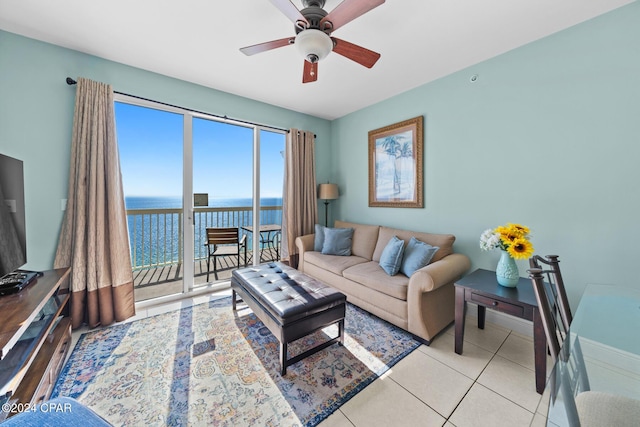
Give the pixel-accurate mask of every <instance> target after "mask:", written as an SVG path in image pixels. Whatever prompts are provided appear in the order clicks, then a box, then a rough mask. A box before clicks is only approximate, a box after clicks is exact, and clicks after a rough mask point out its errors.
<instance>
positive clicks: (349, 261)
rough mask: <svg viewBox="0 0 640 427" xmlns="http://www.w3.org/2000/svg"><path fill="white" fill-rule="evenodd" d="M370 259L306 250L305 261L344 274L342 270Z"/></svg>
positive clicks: (340, 274)
mask: <svg viewBox="0 0 640 427" xmlns="http://www.w3.org/2000/svg"><path fill="white" fill-rule="evenodd" d="M368 261H369V260H368V259H364V258H361V257H357V256H354V255H351V256H338V255H324V254H322V253H321V252H305V254H304V262H305V263H309V264H313V265H315V266H316V267H318V268H322V269H324V270H327V271H330V272H332V273H334V274H337V275H339V276H342V272H343V271H344V270H345V269H347V268H349V267H351V266H354V265H356V264H362V263H365V262H368Z"/></svg>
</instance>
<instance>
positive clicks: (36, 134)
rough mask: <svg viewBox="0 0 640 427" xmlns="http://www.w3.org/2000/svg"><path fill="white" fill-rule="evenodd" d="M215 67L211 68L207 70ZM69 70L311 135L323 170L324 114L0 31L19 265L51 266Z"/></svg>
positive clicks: (0, 83) (63, 189)
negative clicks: (20, 216)
mask: <svg viewBox="0 0 640 427" xmlns="http://www.w3.org/2000/svg"><path fill="white" fill-rule="evenodd" d="M212 72H215V70H212ZM67 76H69V77H72V78H76V77H87V78H90V79H93V80H97V81H101V82H105V83H109V84H111V85H113V87H114V90H116V91H119V92H124V93H130V94H133V95H137V96H141V97H145V98H150V99H154V100H157V101H161V102H165V103H169V104H175V105H180V106H183V107H188V108H192V109H195V110H200V111H206V112H210V113H213V114H217V115H227V116H228V117H231V118H236V119H242V120H248V121H254V122H257V123H262V124H266V125H271V126H276V127H281V128H285V129H286V128H297V129H305V130H310V131H312V132H315V133H316V135H317V144H316V153H317V159H318V160H317V167H318V169H319V170H320V172H319V173H318V179H326V176H325V175H324V174H323V173H326V172H322V171H328V170H329V166H328V162H329V152H330V151H329V148H330V147H329V138H330V132H331V123H330V122H329V121H327V120H323V119H319V118H315V117H312V116H308V115H305V114H300V113H296V112H293V111H290V110H286V109H283V108H278V107H274V106H272V105H268V104H264V103H261V102H257V101H253V100H250V99H247V98H242V97H238V96H234V95H230V94H228V93H224V92H220V91H216V90H212V89H208V88H205V87H202V86H198V85H194V84H190V83H186V82H184V81H180V80H176V79H173V78H170V77H166V76H162V75H159V74H154V73H150V72H148V71H144V70H141V69H137V68H133V67H129V66H125V65H122V64H118V63H115V62H111V61H107V60H104V59H101V58H97V57H94V56H91V55H86V54H83V53H79V52H77V51H73V50H69V49H64V48H61V47H58V46H54V45H51V44H47V43H42V42H39V41H35V40H32V39H28V38H25V37H21V36H18V35H15V34H11V33H8V32H3V31H0V153H2V154H5V155H8V156H12V157H16V158H19V159H21V160H23V161H24V170H25V193H26V194H25V196H26V211H27V217H26V223H27V248H28V253H27V258H28V263H27V265H26V268H30V269H34V270H41V269H47V268H51V266H52V265H53V257H54V255H55V248H56V245H57V241H58V234H59V230H60V225H61V222H62V215H63V212H62V210H61V207H60V204H61V199H65V198H66V197H67V196H66V195H67V182H68V176H69V153H70V150H71V129H72V124H73V108H74V102H75V87H71V86H68V85H67V84H66V83H65V78H66V77H67Z"/></svg>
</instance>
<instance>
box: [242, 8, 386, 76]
mask: <svg viewBox="0 0 640 427" xmlns="http://www.w3.org/2000/svg"><path fill="white" fill-rule="evenodd" d="M270 1H271V3H273V5H274V6H276V7H277V8H278V9H280V11H281V12H282V13H284V14H285V15H286V16H287V18H289V19H290V20H291V21H293V23H294V28H295V31H296V36H295V37H287V38H284V39H278V40H272V41H270V42H265V43H260V44H256V45H253V46H247V47H243V48H241V49H240V51H241V52H242V53H244V54H245V55H255V54H256V53H261V52H266V51H268V50H271V49H276V48H279V47H284V46H288V45H291V44H295V45H296V46H297V48H298V50H299V51H300V52H301V53H302V55H303V56H304V58H305V59H304V69H303V73H302V83H310V82H315V81H316V80H318V61H320V60H321V59H323V58H324V57H326V56H327V55H328V54H329V53H330V52H331V51H334V52H335V53H337V54H340V55H342V56H344V57H345V58H348V59H350V60H352V61H355V62H357V63H358V64H361V65H364V66H365V67H367V68H371V67H373V65H374V64H375V63H376V61H378V59H379V58H380V54H379V53H376V52H374V51H371V50H369V49H365V48H363V47H361V46H358V45H355V44H353V43H349V42H347V41H344V40H341V39H339V38H336V37H332V36H331V33H333V32H334V31H335V30H337V29H338V28H340V27H342V26H343V25H345V24H347V23H349V22H351V21H353V20H354V19H356V18H357V17H359V16H361V15H364V14H365V13H367V12H369V11H370V10H371V9H374V8H376V7H378V6H380V5H381V4H382V3H384V2H385V0H344V1H343V2H342V3H340V4H339V5H338V6H336V7H335V9H333V10H332V11H331V12H329V13H327V12H326V11H325V10H324V9H323V7H324V4H325V0H302V4H303V6H304V9H302V10H298V8H297V7H296V6H295V5H294V4H293V3H292V2H291V0H270Z"/></svg>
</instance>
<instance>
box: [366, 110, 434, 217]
mask: <svg viewBox="0 0 640 427" xmlns="http://www.w3.org/2000/svg"><path fill="white" fill-rule="evenodd" d="M423 134H424V128H423V117H422V116H418V117H414V118H412V119H409V120H405V121H402V122H399V123H395V124H392V125H389V126H385V127H383V128H380V129H375V130H372V131H370V132H369V206H370V207H393V208H422V207H424V203H423V193H424V189H423V184H424V182H423V181H424V175H423V166H422V162H423V149H424V148H423Z"/></svg>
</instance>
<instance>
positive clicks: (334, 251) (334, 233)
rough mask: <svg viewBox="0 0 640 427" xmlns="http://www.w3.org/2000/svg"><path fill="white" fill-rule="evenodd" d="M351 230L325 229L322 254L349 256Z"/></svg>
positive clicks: (351, 238)
mask: <svg viewBox="0 0 640 427" xmlns="http://www.w3.org/2000/svg"><path fill="white" fill-rule="evenodd" d="M352 241H353V228H325V229H324V243H323V244H322V253H323V254H325V255H340V256H349V255H351V242H352Z"/></svg>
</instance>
